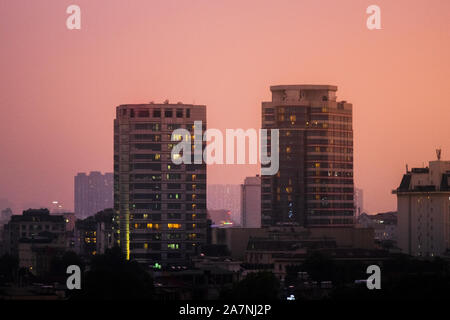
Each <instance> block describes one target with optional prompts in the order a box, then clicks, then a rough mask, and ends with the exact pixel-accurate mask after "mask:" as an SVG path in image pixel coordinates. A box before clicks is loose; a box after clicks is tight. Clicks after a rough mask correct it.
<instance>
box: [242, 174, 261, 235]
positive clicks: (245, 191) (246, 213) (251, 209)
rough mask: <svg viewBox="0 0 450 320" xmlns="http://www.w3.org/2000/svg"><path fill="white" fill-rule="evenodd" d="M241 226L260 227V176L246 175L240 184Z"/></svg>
mask: <svg viewBox="0 0 450 320" xmlns="http://www.w3.org/2000/svg"><path fill="white" fill-rule="evenodd" d="M241 206H242V208H241V227H242V228H261V177H259V176H256V177H247V178H245V180H244V184H242V185H241Z"/></svg>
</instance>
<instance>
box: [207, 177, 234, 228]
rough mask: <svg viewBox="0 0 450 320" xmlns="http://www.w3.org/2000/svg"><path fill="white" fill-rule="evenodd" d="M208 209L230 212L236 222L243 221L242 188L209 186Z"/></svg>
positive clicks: (228, 185) (226, 185)
mask: <svg viewBox="0 0 450 320" xmlns="http://www.w3.org/2000/svg"><path fill="white" fill-rule="evenodd" d="M207 189H208V203H207V206H208V209H210V210H229V211H231V218H232V219H233V221H234V222H236V223H239V221H240V220H241V218H240V213H241V186H240V185H238V184H208V186H207Z"/></svg>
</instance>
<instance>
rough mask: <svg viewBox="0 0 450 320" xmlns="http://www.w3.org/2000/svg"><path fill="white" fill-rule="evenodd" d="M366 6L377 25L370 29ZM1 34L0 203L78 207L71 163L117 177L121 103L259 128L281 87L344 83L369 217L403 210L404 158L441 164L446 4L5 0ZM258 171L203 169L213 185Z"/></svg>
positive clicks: (448, 150) (448, 129) (217, 124)
mask: <svg viewBox="0 0 450 320" xmlns="http://www.w3.org/2000/svg"><path fill="white" fill-rule="evenodd" d="M71 4H77V5H79V6H80V7H81V19H82V22H81V30H68V29H67V28H66V19H67V17H68V14H66V8H67V7H68V6H69V5H71ZM372 4H377V5H379V6H380V7H381V24H382V30H374V31H370V30H368V29H367V28H366V19H367V17H368V15H367V14H366V13H365V11H366V8H367V7H368V6H369V5H372ZM0 43H1V47H0V71H1V72H0V111H1V115H0V152H1V155H0V198H7V199H9V201H11V202H12V203H13V204H14V205H15V208H16V210H17V209H21V208H22V207H28V206H36V205H47V204H49V203H50V202H51V201H52V200H59V201H62V202H63V203H64V205H65V207H66V208H68V209H71V208H73V176H74V175H75V174H76V173H77V172H80V171H91V170H100V171H112V167H113V165H112V161H113V156H112V154H113V152H112V148H113V142H112V141H113V118H114V114H115V107H116V106H117V105H119V104H124V103H141V102H144V103H145V102H149V101H155V102H161V101H163V100H165V99H169V100H170V101H172V102H177V101H183V102H185V103H197V104H206V105H207V114H208V127H214V128H219V129H225V128H244V129H245V128H259V127H260V125H261V120H260V118H261V116H260V114H261V101H268V100H270V90H269V86H270V85H276V84H302V83H308V84H332V85H337V86H338V92H337V94H338V99H340V100H347V101H349V102H351V103H353V108H354V109H353V110H354V118H353V128H354V137H355V184H356V186H357V187H359V188H362V189H364V195H365V198H364V201H365V208H366V210H368V211H369V212H371V213H373V212H377V211H385V210H392V209H395V208H396V200H395V197H394V196H393V195H392V194H391V190H392V189H393V188H396V187H397V186H398V184H399V183H400V179H401V176H402V174H403V173H404V171H405V164H406V163H408V164H409V165H410V167H411V166H422V164H423V163H425V164H426V163H427V161H428V160H433V159H435V148H436V147H437V146H441V147H442V149H443V158H445V159H449V158H450V139H449V138H450V125H449V124H450V105H449V99H448V95H449V93H450V81H449V79H448V77H449V75H450V58H449V57H450V1H448V0H441V1H439V0H420V1H412V0H408V1H400V0H395V1H392V0H389V1H382V0H370V1H363V0H352V1H350V0H340V1H336V0H329V1H326V0H308V1H306V0H296V1H283V0H281V1H280V0H277V1H262V0H258V1H245V0H239V1H231V0H226V1H225V0H201V1H200V0H197V1H194V0H191V1H184V0H161V1H152V0H132V1H126V0H121V1H118V0H108V1H101V0H72V1H63V0H58V1H55V0H45V1H44V0H34V1H30V0H8V1H6V0H0ZM257 172H258V166H256V165H248V166H238V165H229V166H220V167H212V168H209V169H208V182H209V183H241V182H242V180H243V178H244V177H245V176H247V175H254V174H256V173H257Z"/></svg>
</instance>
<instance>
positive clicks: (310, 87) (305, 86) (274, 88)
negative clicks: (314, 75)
mask: <svg viewBox="0 0 450 320" xmlns="http://www.w3.org/2000/svg"><path fill="white" fill-rule="evenodd" d="M279 90H328V91H337V86H332V85H327V84H323V85H318V84H291V85H277V86H270V91H279Z"/></svg>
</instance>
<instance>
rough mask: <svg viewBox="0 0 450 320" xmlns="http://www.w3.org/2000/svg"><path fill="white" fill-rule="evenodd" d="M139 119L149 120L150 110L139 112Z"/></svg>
mask: <svg viewBox="0 0 450 320" xmlns="http://www.w3.org/2000/svg"><path fill="white" fill-rule="evenodd" d="M138 117H139V118H148V117H150V112H149V111H148V110H140V111H138Z"/></svg>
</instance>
